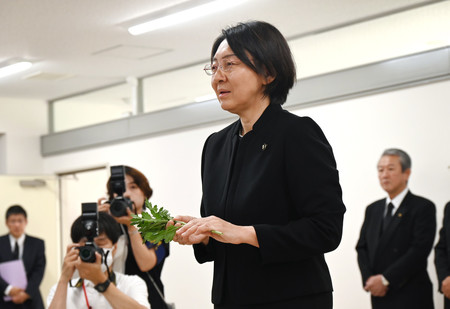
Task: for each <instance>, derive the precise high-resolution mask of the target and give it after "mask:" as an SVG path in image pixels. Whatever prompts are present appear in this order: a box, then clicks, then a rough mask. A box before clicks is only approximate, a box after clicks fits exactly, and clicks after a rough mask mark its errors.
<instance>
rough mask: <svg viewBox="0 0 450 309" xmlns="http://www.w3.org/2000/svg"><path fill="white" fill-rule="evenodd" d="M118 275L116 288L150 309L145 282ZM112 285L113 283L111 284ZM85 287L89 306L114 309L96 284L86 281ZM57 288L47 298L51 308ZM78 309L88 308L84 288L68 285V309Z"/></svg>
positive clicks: (130, 276) (96, 308)
mask: <svg viewBox="0 0 450 309" xmlns="http://www.w3.org/2000/svg"><path fill="white" fill-rule="evenodd" d="M115 274H116V287H117V288H118V289H119V290H120V291H121V292H123V293H124V294H126V295H128V296H129V297H131V298H133V299H134V300H135V301H137V302H138V303H139V304H141V305H143V306H145V307H146V308H150V304H149V303H148V292H147V286H146V285H145V281H144V280H142V279H141V278H140V277H138V276H136V275H124V274H121V273H115ZM78 280H79V278H76V279H72V285H75V284H76V283H77V282H78ZM111 284H112V283H111ZM84 285H85V287H86V295H87V299H88V301H89V305H90V306H91V307H92V308H93V309H112V308H113V307H112V306H111V305H110V304H109V303H108V301H107V300H106V298H105V296H103V294H102V293H99V292H98V291H97V290H96V289H94V284H93V283H92V282H91V281H89V280H85V281H84ZM56 286H57V284H55V285H54V286H52V288H51V289H50V293H49V294H48V297H47V306H50V303H51V302H52V300H53V297H55V292H56ZM78 308H86V298H85V296H84V292H83V288H82V287H79V288H76V287H70V286H69V285H67V301H66V309H78Z"/></svg>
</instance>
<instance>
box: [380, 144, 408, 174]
mask: <svg viewBox="0 0 450 309" xmlns="http://www.w3.org/2000/svg"><path fill="white" fill-rule="evenodd" d="M381 156H382V157H383V156H397V157H399V159H400V165H401V166H402V172H404V171H406V170H407V169H409V168H411V158H410V157H409V155H408V154H407V153H406V152H405V151H403V150H401V149H397V148H389V149H386V150H385V151H383V154H382V155H381Z"/></svg>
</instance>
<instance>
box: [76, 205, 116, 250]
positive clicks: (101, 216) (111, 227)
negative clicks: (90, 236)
mask: <svg viewBox="0 0 450 309" xmlns="http://www.w3.org/2000/svg"><path fill="white" fill-rule="evenodd" d="M81 220H82V216H79V217H78V218H77V219H76V220H75V221H74V222H73V224H72V228H71V230H70V237H71V238H72V242H74V243H77V242H79V241H80V240H81V239H82V238H83V237H85V235H84V232H83V231H84V228H83V224H82V223H81ZM103 233H105V234H106V236H107V237H108V238H109V239H110V240H111V241H112V243H113V244H115V243H116V242H117V240H118V239H119V236H120V234H121V232H120V226H119V223H117V221H116V220H114V218H113V217H111V215H109V214H107V213H106V212H103V211H101V212H99V213H98V234H99V235H100V234H103Z"/></svg>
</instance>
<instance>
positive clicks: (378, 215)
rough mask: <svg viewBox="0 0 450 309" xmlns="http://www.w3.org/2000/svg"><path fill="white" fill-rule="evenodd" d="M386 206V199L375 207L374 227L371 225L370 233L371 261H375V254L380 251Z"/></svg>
mask: <svg viewBox="0 0 450 309" xmlns="http://www.w3.org/2000/svg"><path fill="white" fill-rule="evenodd" d="M385 205H386V199H384V200H381V201H379V202H378V204H377V205H375V206H376V207H375V209H374V211H373V219H372V225H371V227H370V228H371V231H370V233H369V235H370V240H369V242H368V243H369V244H371V247H372V248H371V250H370V251H369V252H370V260H371V261H374V260H375V254H376V253H377V250H378V245H379V241H380V232H381V228H382V224H383V218H384V208H385Z"/></svg>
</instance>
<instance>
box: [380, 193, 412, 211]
mask: <svg viewBox="0 0 450 309" xmlns="http://www.w3.org/2000/svg"><path fill="white" fill-rule="evenodd" d="M408 190H409V189H408V187H406V188H405V189H403V191H402V192H400V193H399V194H397V196H395V197H394V198H393V199H392V200H391V198H390V197H389V195H388V197H387V198H386V206H387V205H389V203H392V205H394V208H393V209H392V215H394V214H395V212H396V211H397V209H398V208H399V207H400V205H401V204H402V202H403V199H404V198H405V196H406V194H408ZM386 211H387V207H386V208H385V210H384V214H385V215H386Z"/></svg>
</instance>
